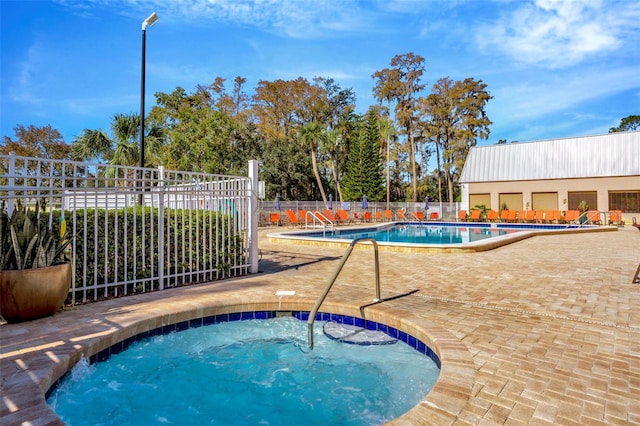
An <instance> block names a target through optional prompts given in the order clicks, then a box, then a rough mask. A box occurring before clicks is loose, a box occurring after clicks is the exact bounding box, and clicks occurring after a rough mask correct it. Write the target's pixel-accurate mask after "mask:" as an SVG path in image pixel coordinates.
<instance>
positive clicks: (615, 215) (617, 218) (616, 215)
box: [609, 210, 624, 226]
mask: <svg viewBox="0 0 640 426" xmlns="http://www.w3.org/2000/svg"><path fill="white" fill-rule="evenodd" d="M609 225H618V226H622V225H624V222H623V221H622V210H612V211H610V212H609Z"/></svg>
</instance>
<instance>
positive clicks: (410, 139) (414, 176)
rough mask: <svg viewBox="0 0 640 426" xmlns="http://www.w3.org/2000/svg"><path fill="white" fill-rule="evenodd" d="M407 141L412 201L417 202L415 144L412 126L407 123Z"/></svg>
mask: <svg viewBox="0 0 640 426" xmlns="http://www.w3.org/2000/svg"><path fill="white" fill-rule="evenodd" d="M408 130H409V143H410V144H411V174H412V178H413V179H412V180H413V196H412V199H413V202H414V203H416V202H418V170H417V168H416V145H415V144H414V140H413V126H412V125H411V124H409V126H408Z"/></svg>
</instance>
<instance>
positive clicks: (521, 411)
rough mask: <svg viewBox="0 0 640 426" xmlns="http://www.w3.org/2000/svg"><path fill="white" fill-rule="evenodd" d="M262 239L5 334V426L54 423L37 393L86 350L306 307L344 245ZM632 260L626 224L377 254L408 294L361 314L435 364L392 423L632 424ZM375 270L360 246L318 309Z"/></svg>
mask: <svg viewBox="0 0 640 426" xmlns="http://www.w3.org/2000/svg"><path fill="white" fill-rule="evenodd" d="M266 232H268V230H262V231H261V241H260V247H261V253H262V260H261V262H260V269H261V273H259V274H255V275H251V276H248V277H242V278H237V279H231V280H226V281H219V282H214V283H209V284H202V285H197V286H190V287H184V288H178V289H171V290H166V291H162V292H155V293H149V294H143V295H139V296H132V297H126V298H118V299H111V300H108V301H105V302H100V303H93V304H88V305H82V306H78V307H77V308H76V309H72V310H66V311H64V312H59V313H58V314H56V315H55V316H53V317H50V318H46V319H41V320H37V321H32V322H28V323H23V324H12V325H3V326H0V339H1V345H0V357H1V358H0V361H1V373H2V377H1V389H0V424H2V425H15V424H29V425H46V424H59V420H58V419H57V417H56V416H55V415H54V414H53V413H52V412H51V410H50V409H49V408H48V406H47V405H46V403H45V401H44V397H43V393H44V391H46V389H47V388H48V387H49V386H50V385H51V383H52V382H54V381H55V380H56V379H58V378H59V377H60V376H61V375H63V374H64V372H65V371H66V370H67V369H68V366H69V365H71V364H73V363H75V362H76V361H77V360H78V359H79V357H80V354H81V353H85V354H89V355H91V354H95V353H97V352H99V351H100V350H103V349H105V348H107V347H109V346H111V345H112V344H113V343H115V342H117V341H119V340H122V339H124V338H126V337H129V336H131V335H135V334H137V333H139V332H141V331H145V330H148V329H150V328H155V327H159V326H162V325H165V324H172V323H176V322H180V321H185V320H188V319H191V318H196V317H202V316H206V315H212V314H216V313H220V312H230V311H237V310H258V309H283V310H292V309H301V310H310V309H311V307H312V305H313V303H314V301H315V299H316V298H317V297H318V295H319V294H320V293H321V291H322V289H323V288H324V286H325V285H326V282H327V278H328V276H329V275H331V273H332V272H333V270H334V268H335V266H336V264H337V262H338V260H339V259H340V257H341V256H342V254H343V249H339V248H331V247H318V246H304V245H293V244H290V243H274V242H270V241H268V240H267V239H266V238H264V235H265V233H266ZM639 263H640V232H638V231H637V230H636V229H635V228H633V227H626V228H622V229H620V230H619V231H617V232H600V233H590V234H571V235H548V236H538V237H534V238H529V239H527V240H524V241H520V242H517V243H515V244H511V245H507V246H504V247H501V248H498V249H495V250H491V251H486V252H479V253H471V254H467V253H465V254H409V253H391V252H382V253H380V272H381V287H382V297H383V298H388V297H391V296H398V295H404V296H403V297H398V298H395V299H393V300H389V301H385V302H383V303H380V304H376V305H374V306H371V307H368V308H366V312H367V315H368V316H369V317H370V318H372V319H375V318H381V319H384V320H386V321H387V323H390V324H389V325H393V326H398V327H404V328H405V329H411V330H414V331H415V333H416V334H417V335H418V336H419V337H421V338H424V339H425V340H427V341H428V342H429V343H430V346H432V348H434V349H435V350H436V352H437V353H438V354H439V355H440V357H441V360H442V365H443V368H442V372H441V376H440V378H439V381H438V383H437V384H436V386H435V387H434V390H433V391H432V392H431V393H430V394H429V396H428V397H427V398H425V400H424V401H423V402H422V403H421V404H419V406H418V407H416V408H415V409H413V410H412V411H410V412H409V413H408V414H407V415H405V416H403V417H401V418H400V419H398V420H396V421H395V422H394V423H397V424H418V425H420V424H423V425H431V424H456V425H463V424H473V425H476V424H506V425H521V424H522V425H523V424H541V425H542V424H563V425H587V424H588V425H600V424H601V425H605V424H606V425H611V424H640V285H639V284H632V279H633V275H634V273H635V271H636V268H637V267H638V264H639ZM373 270H374V268H373V255H372V252H371V251H370V250H368V249H360V250H358V249H357V250H355V251H354V253H353V254H352V256H351V258H350V259H349V261H348V262H347V264H346V266H345V268H344V270H343V272H342V273H341V275H340V276H339V278H338V281H337V282H336V284H335V286H334V289H333V290H332V291H331V293H330V294H329V297H328V298H327V301H326V302H325V305H323V306H325V307H327V310H329V309H331V310H332V311H334V312H338V313H346V314H351V313H357V312H359V307H360V306H362V305H366V304H369V303H370V302H371V299H372V298H373V295H374V291H373V283H374V273H373ZM276 290H295V292H296V294H295V296H284V297H281V296H275V292H276ZM416 290H417V291H416ZM425 330H426V331H425Z"/></svg>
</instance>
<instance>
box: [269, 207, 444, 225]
mask: <svg viewBox="0 0 640 426" xmlns="http://www.w3.org/2000/svg"><path fill="white" fill-rule="evenodd" d="M314 217H315V220H318V221H321V222H330V223H333V224H334V225H343V224H351V223H372V222H382V221H387V222H390V221H393V220H418V221H423V220H427V216H426V215H425V214H424V213H423V212H420V211H418V212H412V213H410V214H409V213H405V211H404V210H398V211H397V212H396V213H395V215H394V213H393V212H392V211H391V210H384V211H382V210H379V211H377V212H376V213H375V214H374V213H372V212H369V211H364V212H355V211H354V212H352V214H351V216H349V212H347V211H346V210H337V211H336V213H335V214H334V213H333V212H332V211H331V210H329V209H326V210H324V211H322V212H321V211H319V210H315V211H309V210H298V212H297V213H296V212H294V211H293V210H291V209H288V210H285V212H284V214H282V213H270V214H269V223H270V224H271V225H288V226H304V225H305V224H306V223H308V222H313V221H314ZM438 218H439V217H438V213H436V212H433V213H431V214H430V215H429V219H430V220H438Z"/></svg>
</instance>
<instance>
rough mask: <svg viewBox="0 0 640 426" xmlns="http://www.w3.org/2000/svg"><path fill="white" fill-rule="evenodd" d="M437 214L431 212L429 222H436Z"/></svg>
mask: <svg viewBox="0 0 640 426" xmlns="http://www.w3.org/2000/svg"><path fill="white" fill-rule="evenodd" d="M438 219H439V217H438V212H431V215H430V216H429V220H438Z"/></svg>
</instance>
